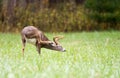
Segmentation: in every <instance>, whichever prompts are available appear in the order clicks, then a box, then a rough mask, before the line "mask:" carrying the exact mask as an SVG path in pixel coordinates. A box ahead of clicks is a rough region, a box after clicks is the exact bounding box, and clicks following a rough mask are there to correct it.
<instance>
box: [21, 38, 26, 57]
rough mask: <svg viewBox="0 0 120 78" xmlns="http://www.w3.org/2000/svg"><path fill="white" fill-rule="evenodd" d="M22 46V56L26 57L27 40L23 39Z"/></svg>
mask: <svg viewBox="0 0 120 78" xmlns="http://www.w3.org/2000/svg"><path fill="white" fill-rule="evenodd" d="M22 44H23V47H22V54H23V56H24V50H25V44H26V40H25V38H22Z"/></svg>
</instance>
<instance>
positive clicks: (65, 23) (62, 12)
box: [0, 0, 120, 32]
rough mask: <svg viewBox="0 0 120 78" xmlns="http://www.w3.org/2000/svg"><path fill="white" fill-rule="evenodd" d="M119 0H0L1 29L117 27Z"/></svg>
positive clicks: (2, 30)
mask: <svg viewBox="0 0 120 78" xmlns="http://www.w3.org/2000/svg"><path fill="white" fill-rule="evenodd" d="M119 3H120V0H99V1H98V0H0V31H1V32H19V31H20V30H21V29H22V28H23V27H24V26H27V25H34V26H37V27H38V28H40V29H41V30H43V31H50V32H69V31H83V30H85V31H92V30H106V29H116V30H120V5H119Z"/></svg>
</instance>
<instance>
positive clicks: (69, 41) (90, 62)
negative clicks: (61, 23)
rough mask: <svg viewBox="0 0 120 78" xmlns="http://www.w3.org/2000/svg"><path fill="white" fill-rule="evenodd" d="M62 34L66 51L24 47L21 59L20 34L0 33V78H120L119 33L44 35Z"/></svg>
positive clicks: (62, 41) (49, 35)
mask: <svg viewBox="0 0 120 78" xmlns="http://www.w3.org/2000/svg"><path fill="white" fill-rule="evenodd" d="M45 34H46V35H47V37H48V38H49V39H50V40H52V37H53V36H55V35H63V36H64V37H65V38H64V39H62V40H60V43H61V45H63V47H65V48H66V50H67V52H57V51H53V50H48V49H44V48H42V50H41V55H40V56H39V54H38V53H37V51H36V48H35V46H33V45H31V44H27V46H26V48H25V56H24V58H23V56H22V50H21V49H22V44H21V37H20V34H14V33H0V78H119V77H120V32H119V31H110V32H108V31H104V32H74V33H57V34H55V33H45Z"/></svg>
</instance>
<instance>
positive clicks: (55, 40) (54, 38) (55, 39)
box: [53, 36, 63, 45]
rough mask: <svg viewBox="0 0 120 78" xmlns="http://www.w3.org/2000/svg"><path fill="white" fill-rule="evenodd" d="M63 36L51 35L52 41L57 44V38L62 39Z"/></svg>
mask: <svg viewBox="0 0 120 78" xmlns="http://www.w3.org/2000/svg"><path fill="white" fill-rule="evenodd" d="M62 38H63V36H56V37H53V41H54V42H55V44H56V45H58V44H59V42H58V40H60V39H62Z"/></svg>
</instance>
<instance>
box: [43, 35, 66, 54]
mask: <svg viewBox="0 0 120 78" xmlns="http://www.w3.org/2000/svg"><path fill="white" fill-rule="evenodd" d="M62 38H63V37H58V36H57V37H54V38H53V41H51V42H50V43H49V44H48V45H44V47H45V48H47V49H51V50H56V51H61V52H65V51H66V50H65V48H63V47H62V46H61V45H60V44H59V42H58V40H60V39H62Z"/></svg>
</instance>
